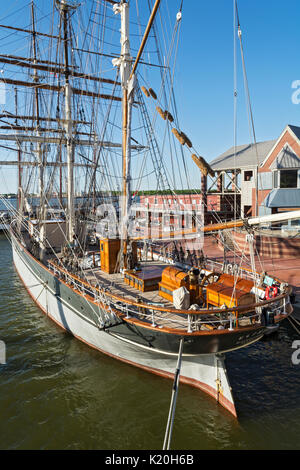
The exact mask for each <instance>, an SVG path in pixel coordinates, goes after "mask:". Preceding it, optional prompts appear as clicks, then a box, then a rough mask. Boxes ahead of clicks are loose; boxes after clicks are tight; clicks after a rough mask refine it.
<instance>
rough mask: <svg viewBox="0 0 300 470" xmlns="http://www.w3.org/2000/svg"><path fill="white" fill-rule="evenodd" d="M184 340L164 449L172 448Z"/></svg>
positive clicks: (175, 376)
mask: <svg viewBox="0 0 300 470" xmlns="http://www.w3.org/2000/svg"><path fill="white" fill-rule="evenodd" d="M183 341H184V339H183V338H181V340H180V344H179V352H178V359H177V367H176V371H175V375H174V382H173V390H172V398H171V403H170V410H169V416H168V422H167V427H166V433H165V439H164V445H163V450H170V444H171V437H172V431H173V424H174V416H175V409H176V400H177V394H178V385H179V377H180V370H181V359H182V350H183Z"/></svg>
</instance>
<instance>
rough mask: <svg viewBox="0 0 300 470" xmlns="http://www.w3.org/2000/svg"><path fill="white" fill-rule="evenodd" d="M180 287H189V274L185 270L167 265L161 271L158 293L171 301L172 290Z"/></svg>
mask: <svg viewBox="0 0 300 470" xmlns="http://www.w3.org/2000/svg"><path fill="white" fill-rule="evenodd" d="M180 287H186V288H187V289H188V287H189V276H188V274H187V273H186V272H184V271H182V270H180V269H178V268H175V267H174V266H168V267H167V268H165V269H164V270H163V272H162V276H161V282H160V283H159V285H158V293H159V295H160V296H161V297H163V298H164V299H166V300H168V301H169V302H173V291H174V290H176V289H179V288H180Z"/></svg>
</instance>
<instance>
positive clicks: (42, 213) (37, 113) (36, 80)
mask: <svg viewBox="0 0 300 470" xmlns="http://www.w3.org/2000/svg"><path fill="white" fill-rule="evenodd" d="M31 19H32V46H33V59H34V60H33V64H34V65H35V64H36V63H37V45H36V33H35V14H34V2H33V0H32V2H31ZM33 82H34V83H35V84H38V83H39V76H38V72H37V70H36V69H33ZM34 96H35V119H36V135H37V136H38V137H40V135H41V134H40V97H39V89H38V87H37V86H36V87H35V88H34ZM37 157H38V162H39V201H40V208H39V231H40V247H41V249H42V250H43V249H44V248H45V227H44V223H43V222H44V220H45V216H46V214H45V198H44V155H43V147H42V144H41V143H40V142H38V143H37Z"/></svg>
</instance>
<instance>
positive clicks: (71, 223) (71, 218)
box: [60, 0, 75, 243]
mask: <svg viewBox="0 0 300 470" xmlns="http://www.w3.org/2000/svg"><path fill="white" fill-rule="evenodd" d="M60 7H61V16H62V22H63V42H64V62H65V73H64V75H65V131H66V137H67V168H68V172H67V174H68V176H67V193H68V213H67V221H68V232H67V238H68V241H69V242H70V243H71V242H72V241H73V239H74V235H75V208H74V141H73V122H72V112H71V99H72V87H71V85H70V80H69V77H70V70H69V36H68V12H69V8H73V6H72V7H71V6H70V5H68V4H67V1H66V0H61V3H60Z"/></svg>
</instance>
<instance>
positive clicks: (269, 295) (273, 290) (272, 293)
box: [266, 286, 278, 300]
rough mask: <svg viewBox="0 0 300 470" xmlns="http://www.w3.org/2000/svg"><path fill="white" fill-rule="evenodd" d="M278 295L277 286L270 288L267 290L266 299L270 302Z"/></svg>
mask: <svg viewBox="0 0 300 470" xmlns="http://www.w3.org/2000/svg"><path fill="white" fill-rule="evenodd" d="M277 294H278V287H276V286H268V287H267V288H266V299H267V300H270V299H273V298H274V297H276V296H277Z"/></svg>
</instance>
